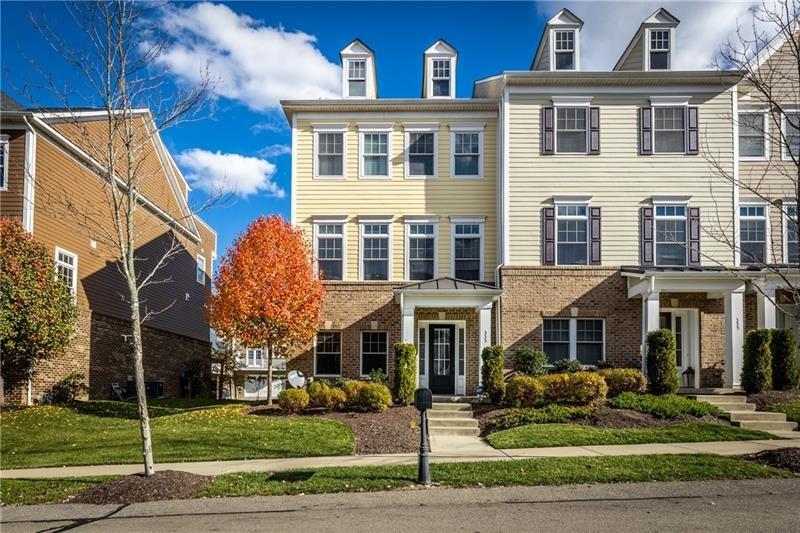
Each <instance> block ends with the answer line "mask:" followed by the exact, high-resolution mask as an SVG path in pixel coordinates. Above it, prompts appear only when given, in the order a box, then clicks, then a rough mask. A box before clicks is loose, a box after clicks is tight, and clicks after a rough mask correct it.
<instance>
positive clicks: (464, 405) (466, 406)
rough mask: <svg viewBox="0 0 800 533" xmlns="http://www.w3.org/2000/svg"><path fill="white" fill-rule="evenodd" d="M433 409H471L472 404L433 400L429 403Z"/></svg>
mask: <svg viewBox="0 0 800 533" xmlns="http://www.w3.org/2000/svg"><path fill="white" fill-rule="evenodd" d="M431 410H433V411H472V404H469V403H442V402H434V403H433V405H431Z"/></svg>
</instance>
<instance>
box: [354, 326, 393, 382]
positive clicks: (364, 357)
mask: <svg viewBox="0 0 800 533" xmlns="http://www.w3.org/2000/svg"><path fill="white" fill-rule="evenodd" d="M386 337H387V333H386V332H385V331H362V332H361V375H362V376H367V375H369V374H370V373H371V372H373V371H375V370H380V371H382V372H383V373H384V374H385V373H387V372H388V358H389V355H388V354H389V352H388V345H389V343H388V342H387V340H386Z"/></svg>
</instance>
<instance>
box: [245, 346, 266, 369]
mask: <svg viewBox="0 0 800 533" xmlns="http://www.w3.org/2000/svg"><path fill="white" fill-rule="evenodd" d="M256 350H258V351H260V352H261V357H260V358H256V357H253V363H252V364H251V363H250V352H251V351H252V352H255V351H256ZM264 355H265V354H264V349H263V348H245V350H244V364H245V368H265V366H266V365H265V364H264V360H265V359H266V357H264ZM256 359H258V360H260V361H261V364H260V365H259V364H256Z"/></svg>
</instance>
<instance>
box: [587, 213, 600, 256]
mask: <svg viewBox="0 0 800 533" xmlns="http://www.w3.org/2000/svg"><path fill="white" fill-rule="evenodd" d="M601 235H602V231H601V227H600V208H599V207H590V208H589V264H590V265H600V264H602V262H603V261H602V255H601V250H602V246H601V245H600V237H601Z"/></svg>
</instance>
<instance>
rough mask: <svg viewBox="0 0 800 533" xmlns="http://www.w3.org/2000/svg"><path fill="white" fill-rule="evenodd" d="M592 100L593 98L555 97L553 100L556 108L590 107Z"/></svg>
mask: <svg viewBox="0 0 800 533" xmlns="http://www.w3.org/2000/svg"><path fill="white" fill-rule="evenodd" d="M592 98H593V97H592V96H554V97H553V98H552V100H553V105H554V106H555V107H589V105H590V104H591V103H592Z"/></svg>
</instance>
